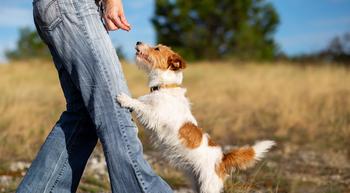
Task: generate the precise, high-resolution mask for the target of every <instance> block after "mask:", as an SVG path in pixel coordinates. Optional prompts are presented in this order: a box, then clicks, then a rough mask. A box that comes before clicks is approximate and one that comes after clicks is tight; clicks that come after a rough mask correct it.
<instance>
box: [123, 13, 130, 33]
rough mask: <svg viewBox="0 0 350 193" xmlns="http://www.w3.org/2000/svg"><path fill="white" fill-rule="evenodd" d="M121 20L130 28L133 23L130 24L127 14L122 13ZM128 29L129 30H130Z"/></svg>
mask: <svg viewBox="0 0 350 193" xmlns="http://www.w3.org/2000/svg"><path fill="white" fill-rule="evenodd" d="M120 21H121V22H122V23H123V24H124V25H125V26H127V27H128V29H129V30H130V29H131V25H130V24H129V22H128V20H127V19H126V17H125V15H124V14H121V15H120ZM129 30H128V31H129Z"/></svg>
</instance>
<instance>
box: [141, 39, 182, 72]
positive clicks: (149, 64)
mask: <svg viewBox="0 0 350 193" xmlns="http://www.w3.org/2000/svg"><path fill="white" fill-rule="evenodd" d="M136 62H137V64H138V66H140V67H141V68H143V69H145V70H148V71H152V70H156V69H157V70H163V71H166V70H171V71H179V70H183V69H184V68H186V63H185V61H184V60H183V59H182V57H181V56H180V55H179V54H177V53H175V52H174V51H173V50H171V48H169V47H168V46H164V45H161V44H158V45H157V46H154V47H152V46H149V45H147V44H144V43H142V42H137V43H136Z"/></svg>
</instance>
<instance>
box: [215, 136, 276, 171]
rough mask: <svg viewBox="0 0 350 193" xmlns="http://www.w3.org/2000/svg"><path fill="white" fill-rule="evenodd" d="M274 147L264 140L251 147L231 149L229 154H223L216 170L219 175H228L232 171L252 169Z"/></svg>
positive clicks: (271, 142)
mask: <svg viewBox="0 0 350 193" xmlns="http://www.w3.org/2000/svg"><path fill="white" fill-rule="evenodd" d="M274 145H275V142H274V141H270V140H266V141H260V142H257V143H256V144H255V145H254V146H252V147H241V148H238V149H233V150H231V151H230V152H229V153H226V154H224V156H223V158H222V161H221V162H220V163H219V167H218V169H219V170H220V171H221V172H220V173H221V174H228V173H229V172H230V171H231V170H232V169H241V170H244V169H246V168H249V167H252V166H253V165H254V164H255V163H256V162H257V161H259V160H261V159H262V158H263V157H264V154H265V153H266V152H268V150H269V149H270V148H271V147H272V146H274Z"/></svg>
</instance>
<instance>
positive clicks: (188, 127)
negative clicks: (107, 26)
mask: <svg viewBox="0 0 350 193" xmlns="http://www.w3.org/2000/svg"><path fill="white" fill-rule="evenodd" d="M136 60H137V65H138V66H139V67H140V68H142V69H143V70H145V71H146V73H148V77H149V83H148V86H149V87H150V90H151V92H150V93H149V94H147V95H144V96H141V97H140V98H138V99H133V98H131V97H129V96H128V95H126V94H121V95H118V97H117V100H118V102H119V103H120V104H121V106H123V107H126V108H130V109H132V110H133V111H134V112H135V113H136V116H137V118H138V119H139V121H140V122H141V124H143V125H144V127H145V128H146V129H147V130H149V131H150V132H151V134H152V136H154V140H153V142H154V144H156V145H157V146H158V147H160V149H161V151H162V152H163V155H165V157H166V158H167V159H168V160H169V162H170V163H171V164H172V165H174V166H175V167H178V168H181V169H183V170H184V171H185V173H186V174H188V175H189V177H190V178H191V180H192V182H193V188H194V189H195V191H197V192H200V193H219V192H222V191H223V186H224V181H225V178H226V177H227V176H228V174H229V173H230V171H231V170H232V169H246V168H248V167H251V166H253V165H254V163H255V162H256V161H258V160H260V159H261V158H262V157H263V156H264V153H266V152H267V151H268V150H269V149H270V148H271V147H272V146H273V145H274V144H275V143H274V142H273V141H260V142H257V143H256V144H255V145H254V146H252V147H249V146H246V147H242V148H237V149H233V150H231V151H230V152H227V153H224V152H223V150H222V148H221V147H220V146H219V145H217V144H216V143H215V142H214V141H213V140H212V139H211V138H210V137H209V135H208V134H207V133H203V130H202V129H201V128H200V127H198V124H197V121H196V119H195V118H194V117H193V115H192V113H191V109H190V103H189V101H188V99H187V98H186V96H185V92H186V89H184V88H182V87H180V85H181V83H182V78H183V74H182V71H183V69H185V68H186V63H185V62H184V60H183V59H182V58H181V56H180V55H178V54H177V53H175V52H174V51H172V50H171V49H170V48H169V47H167V46H164V45H157V46H155V47H151V46H149V45H146V44H144V43H141V42H137V44H136Z"/></svg>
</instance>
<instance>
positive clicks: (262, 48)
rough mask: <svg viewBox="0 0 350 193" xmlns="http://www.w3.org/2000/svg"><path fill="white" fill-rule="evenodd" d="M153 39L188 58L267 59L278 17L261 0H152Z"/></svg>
mask: <svg viewBox="0 0 350 193" xmlns="http://www.w3.org/2000/svg"><path fill="white" fill-rule="evenodd" d="M152 23H153V26H154V27H155V30H156V33H157V40H158V42H160V43H164V44H167V45H170V46H172V47H173V48H175V49H176V50H177V51H179V52H180V53H181V54H183V55H184V56H185V57H187V58H189V59H220V58H224V57H230V56H236V57H242V58H253V59H270V58H273V57H274V55H275V54H276V53H277V46H276V43H275V41H274V39H273V35H274V32H275V30H276V27H277V25H278V23H279V17H278V14H277V13H276V11H275V9H274V7H273V6H272V4H271V3H268V2H266V1H265V0H235V1H232V0H220V1H217V0H201V1H188V0H156V1H155V14H154V16H153V18H152Z"/></svg>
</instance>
